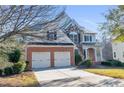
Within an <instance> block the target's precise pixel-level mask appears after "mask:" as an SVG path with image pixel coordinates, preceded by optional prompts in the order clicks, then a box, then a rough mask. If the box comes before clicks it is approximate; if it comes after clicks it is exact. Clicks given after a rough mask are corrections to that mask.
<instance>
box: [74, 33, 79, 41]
mask: <svg viewBox="0 0 124 93" xmlns="http://www.w3.org/2000/svg"><path fill="white" fill-rule="evenodd" d="M74 42H75V43H77V42H78V37H77V35H74Z"/></svg>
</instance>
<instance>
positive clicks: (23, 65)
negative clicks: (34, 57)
mask: <svg viewBox="0 0 124 93" xmlns="http://www.w3.org/2000/svg"><path fill="white" fill-rule="evenodd" d="M12 67H13V72H14V74H19V73H21V72H23V71H25V68H26V63H25V62H18V63H15V64H14V65H13V66H12Z"/></svg>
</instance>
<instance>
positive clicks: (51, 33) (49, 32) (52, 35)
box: [47, 31, 57, 40]
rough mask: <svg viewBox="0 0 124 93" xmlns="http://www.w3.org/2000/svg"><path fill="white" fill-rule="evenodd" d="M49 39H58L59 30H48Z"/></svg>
mask: <svg viewBox="0 0 124 93" xmlns="http://www.w3.org/2000/svg"><path fill="white" fill-rule="evenodd" d="M47 39H48V40H56V39H57V32H56V31H47Z"/></svg>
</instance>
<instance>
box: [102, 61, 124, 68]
mask: <svg viewBox="0 0 124 93" xmlns="http://www.w3.org/2000/svg"><path fill="white" fill-rule="evenodd" d="M101 64H102V65H106V66H119V67H121V66H124V65H123V63H122V62H121V61H118V60H107V61H106V62H101Z"/></svg>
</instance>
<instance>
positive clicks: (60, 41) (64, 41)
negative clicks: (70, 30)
mask: <svg viewBox="0 0 124 93" xmlns="http://www.w3.org/2000/svg"><path fill="white" fill-rule="evenodd" d="M34 35H35V36H37V38H36V37H31V39H29V41H27V42H28V44H43V45H51V44H52V45H73V42H72V41H71V40H70V39H69V38H68V36H67V35H66V34H65V33H64V32H63V31H61V30H58V31H57V39H56V40H48V39H47V32H43V33H34ZM40 36H41V38H40Z"/></svg>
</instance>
